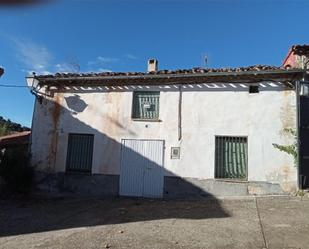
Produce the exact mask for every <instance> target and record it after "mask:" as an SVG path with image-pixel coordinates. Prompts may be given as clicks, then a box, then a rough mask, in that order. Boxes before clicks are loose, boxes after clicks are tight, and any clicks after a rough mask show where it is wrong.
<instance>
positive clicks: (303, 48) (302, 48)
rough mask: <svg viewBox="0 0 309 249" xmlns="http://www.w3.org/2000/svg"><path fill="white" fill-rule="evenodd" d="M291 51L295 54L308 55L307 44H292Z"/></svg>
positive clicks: (308, 46)
mask: <svg viewBox="0 0 309 249" xmlns="http://www.w3.org/2000/svg"><path fill="white" fill-rule="evenodd" d="M291 52H294V54H296V55H309V45H307V44H304V45H293V46H292V48H291Z"/></svg>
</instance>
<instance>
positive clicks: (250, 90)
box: [249, 85, 260, 93]
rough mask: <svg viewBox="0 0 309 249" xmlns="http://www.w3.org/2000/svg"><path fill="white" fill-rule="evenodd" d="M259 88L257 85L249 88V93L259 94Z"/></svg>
mask: <svg viewBox="0 0 309 249" xmlns="http://www.w3.org/2000/svg"><path fill="white" fill-rule="evenodd" d="M259 92H260V88H259V86H258V85H253V86H249V93H259Z"/></svg>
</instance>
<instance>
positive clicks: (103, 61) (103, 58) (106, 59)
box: [97, 56, 119, 63]
mask: <svg viewBox="0 0 309 249" xmlns="http://www.w3.org/2000/svg"><path fill="white" fill-rule="evenodd" d="M97 60H98V61H99V62H102V63H111V62H117V61H119V59H118V58H111V57H102V56H98V57H97Z"/></svg>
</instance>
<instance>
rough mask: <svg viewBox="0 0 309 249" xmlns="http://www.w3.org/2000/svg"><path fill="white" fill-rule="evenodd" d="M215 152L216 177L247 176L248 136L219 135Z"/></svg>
mask: <svg viewBox="0 0 309 249" xmlns="http://www.w3.org/2000/svg"><path fill="white" fill-rule="evenodd" d="M215 153H216V155H215V177H216V178H226V179H246V178H247V161H248V145H247V137H228V136H217V137H216V151H215Z"/></svg>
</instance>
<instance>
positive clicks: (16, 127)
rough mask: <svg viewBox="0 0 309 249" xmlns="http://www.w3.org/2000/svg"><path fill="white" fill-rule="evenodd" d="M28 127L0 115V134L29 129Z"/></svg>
mask: <svg viewBox="0 0 309 249" xmlns="http://www.w3.org/2000/svg"><path fill="white" fill-rule="evenodd" d="M29 130H30V129H29V128H28V127H25V126H22V125H21V124H18V123H14V122H12V121H11V120H10V119H4V118H3V117H1V116H0V136H5V135H8V134H10V133H12V132H22V131H29Z"/></svg>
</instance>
